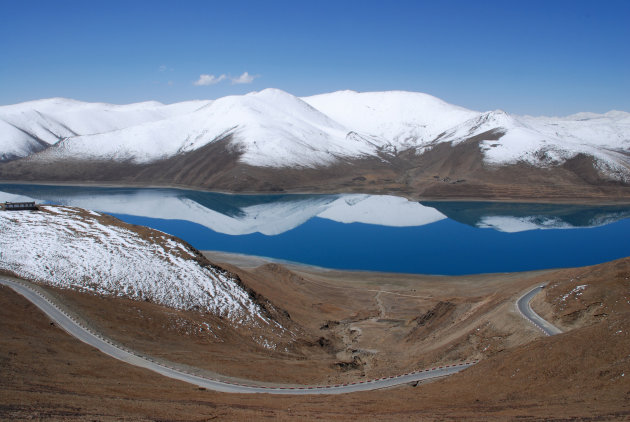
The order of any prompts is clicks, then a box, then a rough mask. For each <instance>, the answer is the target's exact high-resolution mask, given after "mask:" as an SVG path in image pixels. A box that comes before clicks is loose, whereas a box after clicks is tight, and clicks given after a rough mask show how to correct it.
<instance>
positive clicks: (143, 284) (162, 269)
mask: <svg viewBox="0 0 630 422" xmlns="http://www.w3.org/2000/svg"><path fill="white" fill-rule="evenodd" d="M0 251H2V254H1V256H0V268H2V269H4V270H9V271H13V272H14V273H16V274H18V275H20V276H22V277H26V278H30V279H34V280H36V281H39V282H42V283H45V284H49V285H52V286H57V287H64V288H74V289H80V290H87V291H91V292H94V293H99V294H104V295H114V296H124V297H129V298H132V299H137V300H150V301H152V302H155V303H158V304H162V305H166V306H170V307H173V308H177V309H201V310H204V311H208V312H212V313H214V314H216V315H220V316H224V317H226V318H228V319H229V320H231V321H232V322H234V323H239V324H245V323H255V322H256V321H262V322H265V323H268V320H267V319H266V318H265V317H264V316H263V314H262V313H261V309H260V307H259V305H258V304H256V303H255V302H253V301H252V299H251V298H250V297H249V295H248V293H247V292H245V290H243V288H242V287H240V285H239V284H238V283H237V282H236V280H235V279H234V278H233V277H232V276H231V275H230V274H229V273H227V272H225V271H223V270H221V269H219V268H215V267H205V266H202V265H200V264H199V262H198V261H197V260H196V259H195V255H194V252H193V251H192V250H190V249H189V247H188V246H187V245H185V244H183V243H181V242H179V241H178V240H176V239H175V238H172V237H171V236H168V235H166V234H164V233H162V232H158V231H155V230H146V231H143V232H139V231H134V230H132V229H131V228H129V226H124V225H117V224H113V223H112V219H111V217H105V216H101V215H100V214H98V213H95V212H92V211H90V212H87V211H85V210H80V209H73V208H67V207H52V206H50V207H49V206H43V207H42V211H39V212H38V211H34V212H11V211H4V212H0Z"/></svg>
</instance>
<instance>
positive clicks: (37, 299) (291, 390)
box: [0, 277, 477, 394]
mask: <svg viewBox="0 0 630 422" xmlns="http://www.w3.org/2000/svg"><path fill="white" fill-rule="evenodd" d="M0 284H3V285H5V286H8V287H10V288H11V289H13V290H15V291H16V292H17V293H19V294H21V295H22V296H24V297H25V298H26V299H27V300H29V301H30V302H32V303H33V304H34V305H35V306H37V307H38V308H40V309H41V310H42V311H43V312H44V313H45V314H46V315H48V316H49V317H50V318H51V319H52V320H53V321H55V322H56V323H57V324H58V325H59V326H60V327H61V328H63V329H64V330H66V331H67V332H68V333H69V334H70V335H72V336H74V337H76V338H78V339H79V340H81V341H82V342H84V343H87V344H89V345H90V346H93V347H95V348H97V349H98V350H100V351H101V352H103V353H105V354H107V355H109V356H111V357H113V358H116V359H118V360H121V361H123V362H126V363H129V364H131V365H135V366H139V367H141V368H146V369H148V370H151V371H153V372H157V373H158V374H161V375H164V376H166V377H169V378H174V379H177V380H180V381H184V382H187V383H190V384H193V385H196V386H199V387H203V388H207V389H209V390H214V391H221V392H225V393H267V394H341V393H353V392H357V391H368V390H377V389H380V388H387V387H393V386H396V385H401V384H408V383H414V382H418V381H423V380H428V379H432V378H439V377H445V376H448V375H452V374H454V373H456V372H459V371H461V370H463V369H466V368H468V367H469V366H471V365H474V364H475V363H477V362H476V361H473V362H466V363H459V364H455V365H445V366H439V367H435V368H431V369H425V370H421V371H414V372H410V373H407V374H402V375H396V376H391V377H384V378H379V379H373V380H367V381H360V382H354V383H347V384H337V385H327V386H279V385H274V386H263V385H254V384H253V382H252V384H250V385H244V384H237V383H232V382H228V381H221V380H216V379H211V378H205V377H201V376H198V375H194V374H191V373H188V372H185V371H183V370H181V369H175V368H172V367H169V366H166V365H164V364H162V363H158V362H156V361H154V360H152V359H151V358H150V357H146V356H140V355H138V354H136V353H135V352H134V351H132V350H129V349H125V348H123V347H122V346H119V345H115V344H114V343H113V342H112V341H111V340H109V339H108V338H105V337H103V336H101V335H100V334H98V333H95V332H93V331H92V330H90V329H89V328H86V327H84V326H82V325H81V324H80V323H79V322H77V321H76V320H75V319H74V318H73V317H72V316H70V315H68V314H67V313H65V312H64V311H63V310H61V309H60V308H59V307H58V306H57V305H56V304H55V303H53V302H52V301H50V300H49V299H48V298H46V297H44V296H43V295H42V294H40V293H39V292H37V291H35V290H33V289H32V288H31V287H29V286H28V285H27V284H26V283H20V282H17V281H13V280H9V279H7V278H3V277H0Z"/></svg>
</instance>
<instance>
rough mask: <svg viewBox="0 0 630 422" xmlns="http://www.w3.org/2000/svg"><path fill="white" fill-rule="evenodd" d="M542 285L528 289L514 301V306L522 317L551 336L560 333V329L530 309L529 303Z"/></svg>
mask: <svg viewBox="0 0 630 422" xmlns="http://www.w3.org/2000/svg"><path fill="white" fill-rule="evenodd" d="M544 287H545V286H544V285H542V286H536V287H534V288H533V289H531V290H530V291H528V292H527V293H525V294H524V295H523V296H521V297H520V298H519V299H518V300H517V301H516V308H517V309H518V311H519V312H520V313H521V315H522V316H523V318H525V319H526V320H528V321H529V322H531V323H532V324H534V326H535V327H536V328H538V329H539V330H541V331H542V332H543V333H545V335H547V336H553V335H556V334H561V333H562V330H561V329H559V328H558V327H556V326H555V325H553V324H551V323H550V322H548V321H546V320H544V319H542V317H541V316H540V315H538V314H537V313H536V312H534V310H533V309H532V307H531V305H530V302H531V300H532V299H533V298H534V296H536V294H537V293H538V292H540V291H541V290H542V289H543V288H544Z"/></svg>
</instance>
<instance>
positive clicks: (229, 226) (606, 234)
mask: <svg viewBox="0 0 630 422" xmlns="http://www.w3.org/2000/svg"><path fill="white" fill-rule="evenodd" d="M27 199H35V200H37V201H38V202H48V203H55V204H63V205H71V206H78V207H83V208H88V209H92V210H95V211H100V212H105V213H108V214H112V215H114V216H116V217H118V218H120V219H121V220H123V221H126V222H129V223H133V224H140V225H144V226H149V227H152V228H155V229H158V230H162V231H164V232H167V233H170V234H172V235H175V236H177V237H180V238H182V239H184V240H186V241H187V242H189V243H190V244H191V245H193V246H194V247H196V248H197V249H201V250H216V251H224V252H235V253H241V254H249V255H258V256H264V257H270V258H275V259H279V260H287V261H293V262H298V263H304V264H309V265H317V266H321V267H327V268H335V269H348V270H370V271H387V272H405V273H419V274H447V275H457V274H476V273H488V272H512V271H525V270H535V269H546V268H559V267H574V266H582V265H591V264H597V263H601V262H605V261H610V260H613V259H617V258H621V257H625V256H630V206H627V205H619V206H585V205H554V204H521V203H519V204H511V203H490V202H413V201H408V200H406V199H404V198H399V197H393V196H374V195H360V194H349V195H226V194H219V193H210V192H199V191H189V190H179V189H136V188H99V187H68V186H39V185H16V184H0V202H4V201H19V200H27Z"/></svg>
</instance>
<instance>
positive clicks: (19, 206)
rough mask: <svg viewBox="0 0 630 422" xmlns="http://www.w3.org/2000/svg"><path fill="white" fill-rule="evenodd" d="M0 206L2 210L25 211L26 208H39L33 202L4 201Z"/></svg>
mask: <svg viewBox="0 0 630 422" xmlns="http://www.w3.org/2000/svg"><path fill="white" fill-rule="evenodd" d="M0 207H1V208H2V209H3V210H4V211H26V210H33V211H37V210H39V208H37V205H36V204H35V202H5V203H4V204H0Z"/></svg>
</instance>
